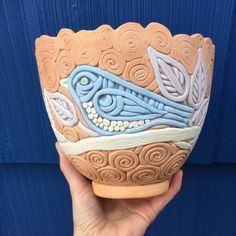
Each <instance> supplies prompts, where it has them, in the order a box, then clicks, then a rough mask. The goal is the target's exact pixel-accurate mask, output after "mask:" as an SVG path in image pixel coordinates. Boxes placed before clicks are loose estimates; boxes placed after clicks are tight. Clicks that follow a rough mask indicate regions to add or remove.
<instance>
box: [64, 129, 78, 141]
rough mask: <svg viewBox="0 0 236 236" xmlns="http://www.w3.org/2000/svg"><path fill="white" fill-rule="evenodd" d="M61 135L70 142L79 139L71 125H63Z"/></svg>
mask: <svg viewBox="0 0 236 236" xmlns="http://www.w3.org/2000/svg"><path fill="white" fill-rule="evenodd" d="M62 133H63V135H64V136H65V138H66V139H68V140H69V141H71V142H76V141H78V140H79V134H78V133H77V132H76V131H75V129H74V128H73V127H66V126H65V127H64V128H63V130H62Z"/></svg>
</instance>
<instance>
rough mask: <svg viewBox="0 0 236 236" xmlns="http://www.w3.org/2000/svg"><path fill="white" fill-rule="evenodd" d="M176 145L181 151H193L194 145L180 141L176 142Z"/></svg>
mask: <svg viewBox="0 0 236 236" xmlns="http://www.w3.org/2000/svg"><path fill="white" fill-rule="evenodd" d="M174 144H175V145H176V146H177V147H179V148H181V149H187V150H190V149H192V145H191V144H190V143H187V142H182V141H180V142H174Z"/></svg>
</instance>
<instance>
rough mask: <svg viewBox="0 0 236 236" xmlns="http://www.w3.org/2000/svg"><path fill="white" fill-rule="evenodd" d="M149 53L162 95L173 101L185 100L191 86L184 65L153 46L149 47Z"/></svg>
mask: <svg viewBox="0 0 236 236" xmlns="http://www.w3.org/2000/svg"><path fill="white" fill-rule="evenodd" d="M148 54H149V58H150V61H151V63H152V66H153V70H154V74H155V78H156V80H157V83H158V87H159V89H160V91H161V93H162V95H163V96H165V97H166V98H168V99H170V100H172V101H175V102H183V101H184V100H185V99H186V98H187V96H188V93H189V86H190V79H189V76H188V73H187V71H186V69H185V68H184V66H183V65H182V64H181V63H179V62H178V61H176V60H174V59H173V58H171V57H170V56H167V55H165V54H162V53H160V52H158V51H156V50H155V49H153V48H152V47H149V48H148Z"/></svg>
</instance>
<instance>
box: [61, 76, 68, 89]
mask: <svg viewBox="0 0 236 236" xmlns="http://www.w3.org/2000/svg"><path fill="white" fill-rule="evenodd" d="M67 80H68V78H64V79H60V85H61V86H63V87H65V88H67Z"/></svg>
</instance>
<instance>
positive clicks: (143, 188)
mask: <svg viewBox="0 0 236 236" xmlns="http://www.w3.org/2000/svg"><path fill="white" fill-rule="evenodd" d="M92 186H93V191H94V193H95V194H96V195H97V196H99V197H103V198H111V199H130V198H147V197H154V196H158V195H161V194H163V193H165V192H167V191H168V189H169V180H166V181H164V182H161V183H156V184H150V185H138V186H114V185H106V184H100V183H96V182H94V181H93V182H92Z"/></svg>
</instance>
